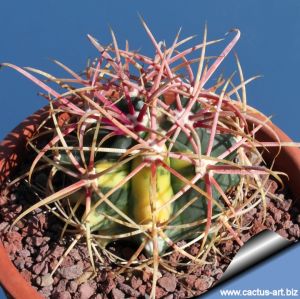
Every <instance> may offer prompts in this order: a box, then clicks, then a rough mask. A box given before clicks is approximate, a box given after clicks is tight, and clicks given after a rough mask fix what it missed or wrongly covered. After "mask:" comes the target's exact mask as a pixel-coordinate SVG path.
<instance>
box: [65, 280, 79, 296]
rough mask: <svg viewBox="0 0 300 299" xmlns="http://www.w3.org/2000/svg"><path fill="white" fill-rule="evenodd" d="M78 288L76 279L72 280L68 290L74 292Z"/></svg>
mask: <svg viewBox="0 0 300 299" xmlns="http://www.w3.org/2000/svg"><path fill="white" fill-rule="evenodd" d="M77 288H78V283H77V282H76V281H75V280H71V281H70V282H69V284H68V287H67V290H68V291H69V292H70V293H72V294H73V293H75V292H76V290H77Z"/></svg>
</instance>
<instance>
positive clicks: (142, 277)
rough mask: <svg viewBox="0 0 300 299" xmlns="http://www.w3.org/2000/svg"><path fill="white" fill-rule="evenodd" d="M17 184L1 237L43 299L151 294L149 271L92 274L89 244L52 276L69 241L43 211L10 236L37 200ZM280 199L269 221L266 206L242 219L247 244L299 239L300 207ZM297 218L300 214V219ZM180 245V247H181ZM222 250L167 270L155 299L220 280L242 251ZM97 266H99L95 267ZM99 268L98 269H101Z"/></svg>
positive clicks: (8, 198) (6, 204) (194, 291)
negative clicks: (268, 233)
mask: <svg viewBox="0 0 300 299" xmlns="http://www.w3.org/2000/svg"><path fill="white" fill-rule="evenodd" d="M269 183H270V184H271V185H270V186H271V189H273V191H275V190H276V188H277V186H276V183H275V182H273V181H270V182H269ZM22 188H23V187H22V186H19V188H18V189H17V190H15V192H13V193H11V194H7V195H6V194H2V196H1V197H0V237H1V241H2V242H3V244H4V246H5V248H6V250H7V252H8V253H9V255H10V258H11V260H12V261H13V263H14V265H15V266H16V267H17V268H18V269H19V271H20V273H21V274H22V276H23V277H24V278H25V279H26V280H27V281H28V282H30V283H31V284H32V286H33V287H34V288H36V289H37V290H38V291H39V292H40V294H41V295H42V296H44V297H45V298H56V299H69V298H75V299H76V298H78V299H79V298H80V299H89V298H91V299H92V298H93V299H95V298H97V299H100V298H113V299H119V298H147V297H148V294H149V293H150V292H151V284H152V276H151V273H148V272H146V271H143V272H139V271H135V272H131V273H126V274H124V275H115V273H116V272H115V269H109V268H106V269H100V271H99V272H98V274H97V276H96V277H91V276H92V271H91V265H90V262H89V259H88V254H87V250H86V247H85V245H80V244H78V245H76V246H75V247H74V248H73V249H72V250H71V252H70V253H69V254H68V256H67V257H66V258H65V259H64V261H63V263H62V265H61V266H60V267H59V268H58V270H57V271H56V273H55V274H54V275H53V278H51V276H50V273H51V271H52V270H53V269H54V267H55V265H56V263H57V262H58V260H59V258H60V257H61V256H62V254H63V253H64V249H65V247H66V246H67V245H68V244H70V242H71V240H68V239H67V238H64V239H63V240H60V239H59V236H60V231H61V229H62V224H60V223H59V222H58V220H57V218H56V217H55V216H53V215H52V214H51V213H47V212H45V211H43V210H41V209H39V210H36V211H35V212H33V213H32V214H31V216H30V217H27V218H26V219H23V220H21V221H20V222H19V223H18V224H17V225H16V226H15V227H14V228H13V230H12V231H11V232H9V226H10V224H11V223H12V221H13V219H15V218H16V216H17V215H18V214H20V212H21V211H23V210H24V209H26V208H28V207H29V206H30V204H32V202H33V201H34V196H33V195H32V194H30V193H29V192H27V190H23V189H22ZM278 196H279V198H280V200H278V199H271V198H267V215H266V221H265V223H264V224H262V222H263V221H262V220H263V208H262V206H261V205H259V206H257V207H256V208H254V209H253V210H251V211H250V212H249V213H247V214H245V215H244V217H243V222H244V223H243V225H248V226H249V227H251V228H250V229H249V230H247V231H245V232H242V233H241V239H242V241H243V242H246V241H247V240H248V239H249V238H251V236H253V235H255V234H257V233H259V232H260V231H262V230H264V229H270V230H273V231H276V232H278V233H279V234H280V235H281V236H282V237H284V238H288V239H290V240H293V241H296V240H298V239H299V238H300V227H299V223H300V217H299V208H298V207H296V206H294V205H293V204H292V203H293V201H292V200H291V199H289V197H288V195H287V194H286V193H283V194H278ZM297 215H298V216H297ZM181 244H182V243H181ZM114 246H115V250H116V251H120V250H121V251H122V254H123V255H124V256H125V257H126V256H129V257H130V256H131V254H133V253H134V251H133V249H132V248H131V246H130V245H128V244H127V245H126V244H121V246H119V247H118V245H116V244H112V245H111V250H114ZM218 249H219V250H220V252H221V253H222V254H223V255H224V256H223V257H222V256H221V255H214V256H213V255H211V256H209V257H208V261H210V262H212V263H211V264H207V265H205V266H201V267H200V266H197V267H195V266H189V267H185V268H182V269H180V267H178V268H177V269H178V271H179V272H182V275H180V276H179V277H175V275H174V274H172V273H169V272H167V271H165V270H163V269H161V270H160V278H159V279H158V285H157V288H156V297H157V298H165V299H172V298H190V297H194V296H196V295H199V294H201V293H203V292H205V291H206V290H208V289H209V288H211V287H212V286H213V285H214V284H215V283H216V282H217V281H218V280H219V279H220V278H221V276H222V274H223V273H224V271H225V270H226V268H227V266H228V265H229V263H230V260H231V259H232V258H233V257H234V255H235V254H236V252H237V251H238V249H239V245H238V244H237V243H236V242H235V241H234V240H227V241H226V242H223V243H221V244H220V245H219V247H218ZM198 251H199V246H198V245H192V246H191V247H190V248H189V249H188V252H189V253H190V254H192V255H196V254H197V253H198ZM183 259H184V257H183V256H181V255H180V254H179V253H173V254H172V255H170V257H169V261H170V262H171V263H175V264H176V263H178V262H179V261H183ZM96 266H97V265H96ZM98 267H99V265H98Z"/></svg>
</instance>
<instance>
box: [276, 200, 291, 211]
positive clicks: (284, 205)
mask: <svg viewBox="0 0 300 299" xmlns="http://www.w3.org/2000/svg"><path fill="white" fill-rule="evenodd" d="M276 205H277V207H278V208H279V209H282V210H284V211H285V212H287V211H288V210H289V209H290V207H291V205H292V200H291V199H283V200H277V202H276Z"/></svg>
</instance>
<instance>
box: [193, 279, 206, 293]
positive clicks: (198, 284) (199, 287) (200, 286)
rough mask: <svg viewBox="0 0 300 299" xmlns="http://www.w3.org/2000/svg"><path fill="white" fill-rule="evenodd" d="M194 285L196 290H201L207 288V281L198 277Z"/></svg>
mask: <svg viewBox="0 0 300 299" xmlns="http://www.w3.org/2000/svg"><path fill="white" fill-rule="evenodd" d="M194 287H195V289H196V290H197V291H201V292H203V291H205V290H206V289H207V288H208V282H207V280H206V279H203V278H198V279H197V280H196V281H195V283H194Z"/></svg>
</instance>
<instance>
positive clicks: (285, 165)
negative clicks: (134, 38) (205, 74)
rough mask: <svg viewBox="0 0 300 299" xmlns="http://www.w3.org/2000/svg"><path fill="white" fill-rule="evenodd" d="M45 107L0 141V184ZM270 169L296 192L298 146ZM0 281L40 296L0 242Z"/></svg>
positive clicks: (262, 136)
mask: <svg viewBox="0 0 300 299" xmlns="http://www.w3.org/2000/svg"><path fill="white" fill-rule="evenodd" d="M46 112H47V108H43V109H41V110H39V111H37V112H36V113H35V114H33V115H32V116H30V117H28V118H27V119H26V120H25V121H23V122H22V123H21V124H20V125H19V126H17V127H16V128H15V129H14V130H13V131H12V132H11V133H10V134H8V135H7V136H6V138H5V139H4V140H3V141H2V142H1V143H0V183H1V185H2V184H3V183H5V181H6V180H7V178H9V177H10V176H12V175H13V173H14V171H15V170H16V168H17V167H18V164H19V162H20V161H21V159H22V156H23V155H24V153H26V141H27V140H28V138H30V137H31V136H32V134H33V132H34V131H35V130H36V128H37V126H38V124H39V123H40V121H41V120H42V119H43V118H44V115H45V113H46ZM249 112H250V113H251V114H252V115H253V116H255V117H257V118H258V119H260V120H262V121H264V120H266V116H264V115H263V114H261V113H260V112H258V111H257V110H255V109H253V108H249ZM269 126H270V127H271V128H272V129H273V130H274V131H275V132H276V133H277V135H278V137H279V139H280V140H281V141H283V142H290V141H291V139H290V138H289V137H288V136H287V135H286V134H285V133H283V132H282V131H281V130H280V129H279V128H278V127H276V126H275V125H274V124H272V123H271V122H270V123H269ZM257 139H258V140H261V141H262V140H263V141H277V140H276V139H275V137H274V134H273V133H272V131H271V130H269V129H268V128H264V129H262V130H260V133H259V134H258V135H257ZM276 152H277V151H276V149H272V150H271V151H270V152H269V153H267V154H266V155H265V159H266V161H271V160H272V154H274V153H276ZM274 170H280V171H283V172H285V173H287V174H288V175H289V181H288V182H287V184H288V186H289V189H290V191H291V193H292V195H293V196H295V197H296V196H298V195H299V194H300V184H299V177H300V149H299V148H295V147H283V148H282V150H281V152H280V155H279V156H278V158H277V159H276V162H275V165H274ZM0 265H1V267H0V283H1V284H2V286H3V287H4V288H5V290H6V291H7V292H8V293H9V294H10V295H11V296H12V297H14V298H16V299H23V298H31V299H35V298H41V296H40V295H39V294H38V293H37V292H36V291H35V290H34V289H33V288H32V287H31V286H30V284H29V283H28V282H26V281H25V279H24V278H23V277H22V276H21V275H20V274H19V272H18V270H17V269H16V268H15V267H14V265H13V264H12V262H11V261H10V259H9V256H8V254H7V253H6V251H5V249H4V247H3V245H2V244H1V243H0Z"/></svg>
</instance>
